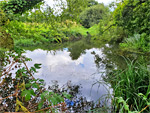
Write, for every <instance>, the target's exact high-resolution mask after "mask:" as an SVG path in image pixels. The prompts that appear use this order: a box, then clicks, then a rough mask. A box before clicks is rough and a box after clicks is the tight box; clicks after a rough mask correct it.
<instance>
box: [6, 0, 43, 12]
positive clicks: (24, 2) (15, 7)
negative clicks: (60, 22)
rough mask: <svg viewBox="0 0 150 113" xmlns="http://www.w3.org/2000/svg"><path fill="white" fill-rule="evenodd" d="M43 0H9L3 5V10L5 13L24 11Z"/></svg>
mask: <svg viewBox="0 0 150 113" xmlns="http://www.w3.org/2000/svg"><path fill="white" fill-rule="evenodd" d="M42 1H43V0H9V1H8V2H5V3H4V5H3V9H4V11H6V12H7V13H15V14H16V13H20V14H22V13H24V12H25V11H27V10H29V9H32V8H33V7H34V6H35V5H36V4H38V3H40V2H42Z"/></svg>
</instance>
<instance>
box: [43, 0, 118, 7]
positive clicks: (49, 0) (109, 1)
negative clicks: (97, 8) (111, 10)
mask: <svg viewBox="0 0 150 113" xmlns="http://www.w3.org/2000/svg"><path fill="white" fill-rule="evenodd" d="M45 1H46V2H47V3H48V4H49V5H50V6H53V3H54V2H53V0H45ZM96 1H98V2H99V3H104V5H108V4H109V3H111V2H113V1H116V0H96Z"/></svg>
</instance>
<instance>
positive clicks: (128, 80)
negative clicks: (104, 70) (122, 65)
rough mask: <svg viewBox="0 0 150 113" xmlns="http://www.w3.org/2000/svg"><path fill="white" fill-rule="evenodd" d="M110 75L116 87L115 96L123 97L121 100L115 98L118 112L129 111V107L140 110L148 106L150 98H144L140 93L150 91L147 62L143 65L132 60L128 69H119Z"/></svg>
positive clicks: (149, 75) (113, 86) (112, 83)
mask: <svg viewBox="0 0 150 113" xmlns="http://www.w3.org/2000/svg"><path fill="white" fill-rule="evenodd" d="M109 77H110V78H109V79H110V80H111V85H112V88H113V89H114V97H115V98H116V97H117V98H118V99H119V98H120V97H121V98H120V99H121V100H120V99H119V100H118V99H117V100H118V101H116V100H114V107H115V110H116V112H118V110H127V111H128V110H129V109H130V110H131V111H140V110H142V109H143V108H144V107H145V106H147V101H148V102H149V101H150V100H149V99H148V98H147V100H143V98H141V97H140V96H139V94H140V93H143V94H146V95H147V94H149V91H150V90H149V87H150V84H149V83H150V73H149V71H148V69H147V65H146V64H142V65H141V64H139V63H134V62H133V61H132V62H131V61H130V62H129V63H128V67H127V69H125V70H118V71H116V72H115V73H113V75H111V76H109ZM124 100H126V102H125V101H124ZM116 103H118V106H116ZM120 105H121V106H120ZM128 105H129V106H128ZM122 112H123V111H122ZM124 112H125V111H124Z"/></svg>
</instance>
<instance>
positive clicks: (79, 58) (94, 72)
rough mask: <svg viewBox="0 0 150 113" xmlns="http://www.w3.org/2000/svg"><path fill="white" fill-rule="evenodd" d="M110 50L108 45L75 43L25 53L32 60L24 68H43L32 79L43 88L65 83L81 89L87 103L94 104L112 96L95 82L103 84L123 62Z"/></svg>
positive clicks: (108, 90)
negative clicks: (43, 84) (107, 75)
mask: <svg viewBox="0 0 150 113" xmlns="http://www.w3.org/2000/svg"><path fill="white" fill-rule="evenodd" d="M109 48H111V47H110V46H109V45H108V44H105V45H103V46H98V47H97V46H93V45H91V44H89V43H87V44H85V43H82V42H75V43H73V44H71V45H70V46H67V47H62V48H61V49H57V50H42V49H35V50H32V51H30V50H26V56H27V57H29V58H31V59H32V61H31V62H28V63H27V64H28V65H29V66H33V65H34V64H35V63H41V64H42V68H41V69H40V70H39V71H38V73H37V74H35V77H36V78H41V79H44V80H45V82H46V86H49V85H52V84H53V83H54V82H55V81H58V84H59V85H60V86H63V85H64V84H66V83H68V84H75V85H80V86H81V89H80V91H81V92H80V94H81V95H83V96H84V97H86V98H87V100H94V101H96V100H98V99H99V98H100V97H101V96H103V95H106V94H108V93H111V92H112V90H111V89H110V88H109V87H108V86H109V84H102V83H101V84H99V83H97V82H98V81H102V82H103V76H105V74H106V73H107V72H108V71H109V70H111V69H113V68H117V67H118V64H119V63H118V62H116V61H117V60H120V59H122V57H120V56H115V55H114V54H115V53H113V51H111V50H114V49H109ZM112 56H113V57H112ZM113 58H114V59H116V58H117V60H114V59H113ZM95 83H97V84H95ZM107 85H108V86H107Z"/></svg>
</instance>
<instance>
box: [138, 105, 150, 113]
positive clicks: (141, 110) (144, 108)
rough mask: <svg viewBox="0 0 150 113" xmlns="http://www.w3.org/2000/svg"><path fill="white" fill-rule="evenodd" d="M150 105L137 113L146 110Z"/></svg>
mask: <svg viewBox="0 0 150 113" xmlns="http://www.w3.org/2000/svg"><path fill="white" fill-rule="evenodd" d="M149 106H150V105H147V106H146V107H145V108H143V109H142V110H141V111H140V112H139V113H142V112H143V111H144V110H146V109H147V108H148V107H149Z"/></svg>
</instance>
